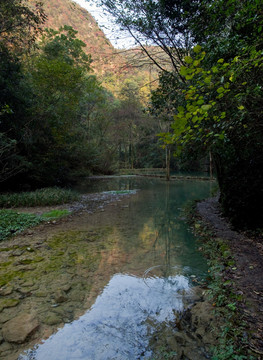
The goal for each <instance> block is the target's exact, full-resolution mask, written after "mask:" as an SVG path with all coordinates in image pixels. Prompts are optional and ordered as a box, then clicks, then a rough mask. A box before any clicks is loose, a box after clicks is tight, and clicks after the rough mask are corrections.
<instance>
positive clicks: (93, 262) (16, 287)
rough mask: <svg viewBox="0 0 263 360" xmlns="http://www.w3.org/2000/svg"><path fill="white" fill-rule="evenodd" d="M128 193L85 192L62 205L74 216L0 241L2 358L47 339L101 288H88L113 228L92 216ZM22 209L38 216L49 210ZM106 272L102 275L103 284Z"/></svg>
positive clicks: (12, 356)
mask: <svg viewBox="0 0 263 360" xmlns="http://www.w3.org/2000/svg"><path fill="white" fill-rule="evenodd" d="M127 195H128V196H127ZM128 197H129V194H120V195H118V194H113V193H100V194H90V195H84V196H83V198H82V201H81V202H80V203H78V204H77V203H76V204H72V205H68V206H62V207H61V208H63V209H65V208H66V207H68V208H69V209H70V210H71V211H73V212H74V216H69V217H67V218H65V219H61V220H58V221H57V222H56V223H53V222H52V223H51V222H50V223H46V224H41V225H40V226H38V227H36V228H34V229H31V230H30V233H29V232H28V231H26V232H24V233H23V234H20V235H18V236H16V237H14V238H11V239H9V240H6V241H2V242H0V359H1V360H16V359H17V358H18V356H19V354H20V353H21V352H22V351H23V349H26V348H28V347H32V346H34V344H35V343H38V342H39V341H41V339H46V338H48V337H49V336H50V335H51V334H52V333H54V332H56V331H57V329H58V328H59V327H61V326H63V325H64V324H65V323H69V322H71V321H73V320H74V319H76V318H78V317H79V316H80V315H81V314H83V313H84V312H85V311H86V310H87V309H88V308H89V307H90V306H91V305H92V302H93V301H94V299H95V298H96V296H97V295H98V292H99V290H100V289H96V286H95V288H94V289H93V285H94V280H95V279H96V275H95V274H96V272H97V271H98V270H100V268H103V263H101V261H102V256H104V255H103V254H104V253H107V251H110V249H111V247H112V246H114V244H115V242H114V241H113V240H111V233H112V231H113V230H112V227H110V226H105V227H103V228H102V227H97V225H96V214H97V215H99V214H100V212H101V210H102V209H104V207H106V206H113V208H114V209H115V208H116V209H117V208H118V206H120V204H121V203H122V202H123V201H124V202H125V198H127V199H128ZM56 208H57V207H56ZM21 210H22V209H21ZM23 211H25V212H35V213H38V214H40V213H44V212H46V211H49V209H47V208H37V209H34V211H32V208H30V209H23ZM93 216H94V218H93ZM87 224H89V226H87ZM103 272H105V270H103V269H102V273H103ZM110 275H111V274H110V272H108V273H107V274H106V276H105V275H104V276H105V283H104V285H106V283H107V281H108V280H109V277H110ZM31 313H34V314H36V316H37V318H36V317H34V316H32V315H30V314H31Z"/></svg>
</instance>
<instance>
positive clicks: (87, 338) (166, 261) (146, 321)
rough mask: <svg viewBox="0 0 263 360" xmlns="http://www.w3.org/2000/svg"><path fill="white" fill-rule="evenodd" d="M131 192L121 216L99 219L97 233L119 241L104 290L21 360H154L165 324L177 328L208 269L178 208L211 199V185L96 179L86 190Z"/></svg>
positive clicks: (107, 261) (109, 255)
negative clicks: (154, 340) (157, 332)
mask: <svg viewBox="0 0 263 360" xmlns="http://www.w3.org/2000/svg"><path fill="white" fill-rule="evenodd" d="M82 189H83V192H84V191H86V190H85V188H84V187H82ZM131 189H140V191H138V193H137V195H134V196H131V197H130V199H129V200H128V201H127V203H125V205H123V206H122V205H120V206H121V207H120V209H121V210H120V211H118V212H117V213H116V214H117V215H116V216H115V215H114V214H113V213H112V214H111V216H108V217H107V216H103V215H104V214H102V215H101V217H99V218H98V219H97V223H96V226H98V227H100V228H103V227H105V226H107V227H109V226H110V225H111V227H112V230H111V232H110V235H109V237H110V239H111V241H113V240H114V241H113V242H114V246H113V247H111V249H110V251H109V252H106V255H105V256H104V258H103V259H102V263H103V266H102V267H103V269H104V271H106V272H108V275H109V277H110V280H109V281H108V283H107V285H106V286H105V284H103V283H102V284H101V289H100V293H99V295H98V296H97V298H96V300H95V302H94V303H93V305H92V306H91V308H90V309H89V310H88V311H87V312H86V313H85V314H84V315H82V316H81V317H80V318H78V319H77V320H75V321H73V322H71V323H69V324H66V325H65V326H64V327H63V328H61V329H59V330H58V331H57V333H55V334H53V335H52V336H51V337H50V338H49V339H47V340H45V341H44V342H43V343H42V344H40V345H37V346H36V347H35V348H34V349H32V350H28V351H27V352H25V353H23V354H21V355H20V357H19V360H22V359H23V360H29V359H31V360H33V359H35V360H42V359H43V360H44V359H45V360H46V359H50V360H71V359H79V360H81V359H85V360H96V359H98V360H111V359H121V360H126V359H127V360H128V359H130V360H133V359H152V356H153V354H152V351H151V348H150V346H149V343H150V338H151V335H152V334H153V333H154V329H155V328H156V327H157V326H158V324H160V323H162V324H163V323H166V325H167V326H168V327H169V326H171V324H172V327H174V322H175V319H176V314H177V313H178V312H181V311H182V310H183V309H184V306H185V298H186V297H188V298H189V297H191V296H192V294H193V287H194V285H195V284H196V283H197V284H198V282H199V281H202V279H203V278H204V277H205V274H206V271H207V265H206V261H205V260H204V259H203V257H202V256H201V254H200V253H199V252H198V251H197V244H196V243H195V239H194V236H193V235H192V233H191V231H190V229H189V228H188V226H187V224H186V223H185V221H184V219H183V218H182V214H181V209H182V207H183V206H184V205H185V204H186V202H188V201H189V200H194V199H201V198H204V197H207V196H209V192H210V183H209V182H202V181H175V182H170V183H166V182H162V181H160V180H149V179H138V178H133V177H132V178H127V179H125V178H121V179H109V180H108V181H107V180H102V181H101V182H100V181H98V179H97V180H96V181H95V182H94V183H93V188H91V185H90V184H89V190H90V191H91V192H94V191H101V190H104V191H105V190H106V191H111V190H131ZM105 215H106V214H105ZM87 226H88V225H87ZM79 266H80V264H78V267H79ZM96 286H97V287H99V284H97V285H96ZM87 296H88V294H87Z"/></svg>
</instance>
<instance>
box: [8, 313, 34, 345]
mask: <svg viewBox="0 0 263 360" xmlns="http://www.w3.org/2000/svg"><path fill="white" fill-rule="evenodd" d="M38 327H39V322H38V319H37V318H36V317H35V316H33V315H31V314H21V315H19V316H17V317H15V318H13V319H12V320H9V321H8V322H7V323H5V324H4V326H3V338H4V339H5V341H7V342H11V343H17V344H22V343H24V342H25V341H26V339H27V338H28V337H29V336H30V335H31V334H32V333H33V332H34V331H35V330H36V329H37V328H38Z"/></svg>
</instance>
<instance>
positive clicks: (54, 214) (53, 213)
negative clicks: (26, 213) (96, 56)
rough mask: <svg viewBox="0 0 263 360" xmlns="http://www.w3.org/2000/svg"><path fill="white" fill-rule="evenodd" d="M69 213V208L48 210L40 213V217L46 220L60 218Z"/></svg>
mask: <svg viewBox="0 0 263 360" xmlns="http://www.w3.org/2000/svg"><path fill="white" fill-rule="evenodd" d="M69 214H71V212H70V211H69V210H66V209H65V210H51V211H49V212H47V213H44V214H42V215H41V218H42V219H43V220H46V221H48V220H54V219H60V218H62V217H64V216H67V215H69Z"/></svg>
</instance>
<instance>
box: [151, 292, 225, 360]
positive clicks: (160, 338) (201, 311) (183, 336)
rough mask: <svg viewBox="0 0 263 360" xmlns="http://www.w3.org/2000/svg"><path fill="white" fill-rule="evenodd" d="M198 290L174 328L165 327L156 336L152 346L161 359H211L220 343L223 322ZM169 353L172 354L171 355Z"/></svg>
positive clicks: (164, 325)
mask: <svg viewBox="0 0 263 360" xmlns="http://www.w3.org/2000/svg"><path fill="white" fill-rule="evenodd" d="M200 290H201V289H199V288H197V289H196V297H195V298H193V303H192V304H191V305H189V307H188V308H187V309H186V310H185V311H184V312H183V313H181V314H180V313H179V314H177V321H176V323H175V324H173V325H174V327H173V330H171V328H169V327H167V325H166V324H163V326H161V327H160V328H159V329H158V331H157V332H156V333H155V334H154V337H153V339H152V347H153V349H154V352H155V353H156V354H157V359H163V358H165V354H167V356H169V359H173V360H181V359H184V360H205V359H211V358H212V356H211V348H212V347H213V346H215V345H217V343H218V335H217V334H218V329H219V328H220V325H222V319H220V318H219V317H217V316H216V315H215V313H214V309H213V306H212V305H211V303H210V302H209V301H208V300H206V298H205V297H204V296H203V295H202V294H201V292H200ZM168 354H169V355H168Z"/></svg>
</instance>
